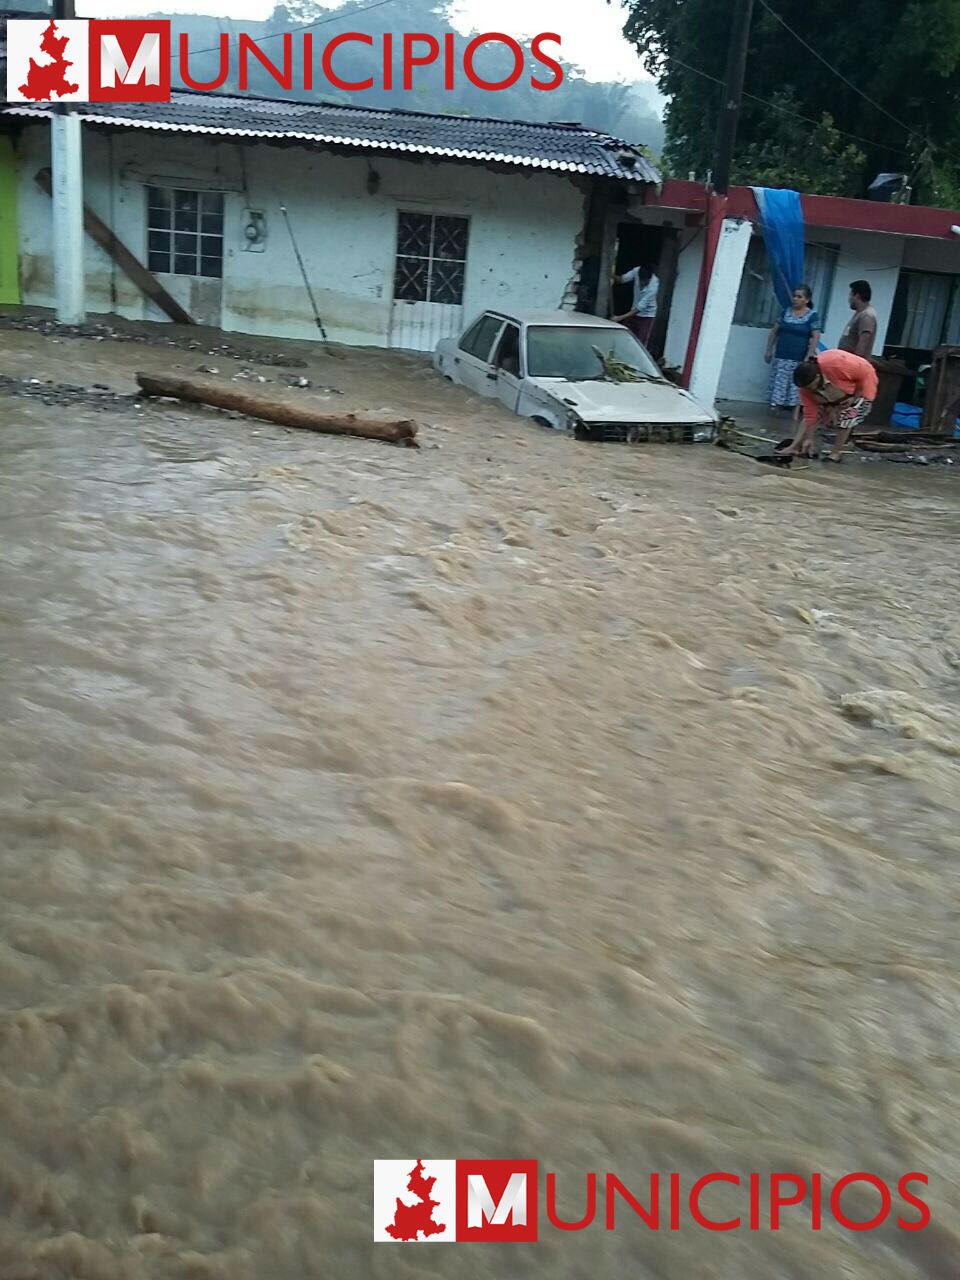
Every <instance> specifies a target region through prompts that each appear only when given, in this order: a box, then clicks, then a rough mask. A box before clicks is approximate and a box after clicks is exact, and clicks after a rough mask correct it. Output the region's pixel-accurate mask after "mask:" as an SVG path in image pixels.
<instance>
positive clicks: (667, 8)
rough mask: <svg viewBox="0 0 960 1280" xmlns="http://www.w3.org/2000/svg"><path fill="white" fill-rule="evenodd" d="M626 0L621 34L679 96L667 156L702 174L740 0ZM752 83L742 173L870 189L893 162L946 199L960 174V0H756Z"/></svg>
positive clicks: (849, 190)
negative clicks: (798, 0) (846, 0)
mask: <svg viewBox="0 0 960 1280" xmlns="http://www.w3.org/2000/svg"><path fill="white" fill-rule="evenodd" d="M627 4H628V8H629V16H628V19H627V23H626V26H625V28H624V31H625V34H626V36H627V38H628V39H630V40H632V41H633V42H634V43H635V44H636V45H637V46H638V48H639V49H640V50H642V51H643V55H644V59H645V62H646V65H647V67H648V69H649V70H650V71H651V72H652V73H653V74H654V75H655V76H656V77H657V79H658V82H659V86H660V89H661V91H662V92H663V93H664V94H666V95H667V96H668V97H669V98H670V105H669V107H668V110H667V119H666V124H667V145H666V152H665V156H666V159H667V162H668V165H669V166H670V167H671V168H672V169H673V170H674V171H676V172H679V173H683V174H686V173H687V172H688V171H690V170H694V171H696V172H697V173H698V174H700V175H704V174H705V173H706V171H707V170H708V169H709V168H710V166H711V163H712V159H713V132H714V122H715V120H716V112H717V107H718V104H719V95H720V83H719V82H721V81H722V78H723V74H724V65H725V60H726V49H727V40H728V33H729V29H730V23H731V17H732V13H733V5H734V0H627ZM777 14H779V15H780V17H782V18H783V20H784V21H785V22H786V23H788V24H789V26H790V27H792V28H793V30H794V31H796V32H797V33H798V35H799V36H801V37H802V38H803V40H804V41H806V43H807V45H808V46H810V48H805V47H804V45H803V44H802V43H801V42H800V41H799V40H798V39H796V37H795V36H794V35H792V34H790V32H789V31H787V30H786V29H785V28H784V26H783V25H782V23H781V22H779V21H778V20H777V17H776V16H775V15H777ZM811 49H813V50H816V53H817V54H819V55H820V58H822V59H825V61H826V62H827V63H829V64H831V65H830V66H829V67H828V66H826V65H824V62H823V61H821V60H820V58H818V57H817V56H815V54H814V53H813V52H811V51H810V50H811ZM831 67H832V68H835V70H833V69H831ZM837 72H840V73H841V74H839V75H838V74H837ZM858 90H861V91H862V93H864V94H866V95H867V96H868V97H869V98H870V99H871V100H872V102H868V101H865V100H864V98H863V96H861V93H860V92H858ZM745 94H746V96H745V98H744V103H743V111H742V114H741V121H740V130H739V135H738V143H737V152H736V156H735V169H736V172H737V174H738V176H739V177H740V178H741V180H743V179H754V180H756V179H757V178H758V177H760V176H762V177H763V178H764V179H765V180H766V179H770V178H776V177H777V176H778V174H779V175H780V181H779V182H778V183H771V184H770V185H788V182H790V181H792V180H793V179H802V180H803V182H804V183H805V184H806V185H807V186H808V189H816V190H832V191H835V192H836V194H853V195H863V194H864V193H865V188H866V186H867V185H868V184H869V183H870V181H872V179H873V178H874V177H875V176H876V174H877V173H880V172H896V173H907V174H908V175H909V177H910V178H911V180H912V185H913V187H914V198H915V199H916V200H926V201H931V200H938V199H939V200H942V199H944V198H945V197H946V198H948V197H949V193H950V192H952V191H955V190H956V188H957V186H958V185H960V0H873V3H872V4H871V6H870V8H869V11H868V12H866V11H864V10H863V8H862V7H861V6H857V5H841V4H839V3H838V0H807V2H806V3H805V4H804V6H803V8H802V9H799V8H798V7H797V6H796V5H793V4H791V3H790V0H757V4H756V8H755V12H754V19H753V25H752V28H751V36H750V56H749V61H748V65H747V79H746V85H745ZM803 130H806V131H807V154H804V149H803V145H802V144H801V142H800V135H801V132H802V131H803Z"/></svg>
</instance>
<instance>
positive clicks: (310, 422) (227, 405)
mask: <svg viewBox="0 0 960 1280" xmlns="http://www.w3.org/2000/svg"><path fill="white" fill-rule="evenodd" d="M136 378H137V383H138V384H139V386H140V389H141V390H142V391H143V393H144V395H147V396H167V397H169V398H172V399H174V400H189V401H191V403H193V404H209V405H213V406H214V407H215V408H217V409H233V410H234V411H235V412H237V413H245V414H247V415H248V416H249V417H251V418H263V419H264V420H265V421H266V422H276V423H279V425H280V426H281V427H301V428H303V429H304V430H305V431H322V432H325V433H327V434H329V435H345V436H367V437H369V438H370V439H371V440H389V441H391V442H393V443H394V444H406V445H409V446H411V447H413V448H416V447H417V443H416V439H415V437H416V434H417V424H416V423H415V422H413V421H411V419H409V418H385V417H382V416H377V415H376V414H372V413H344V412H342V411H341V412H336V411H331V410H329V409H327V408H325V407H321V406H320V405H319V404H318V403H317V402H316V401H313V402H312V403H311V400H310V398H309V397H307V396H297V397H296V398H294V397H293V396H291V395H290V394H288V393H283V392H279V391H272V390H271V391H254V390H251V389H250V388H249V387H238V386H235V385H233V384H232V383H230V382H224V381H222V380H221V379H219V378H195V377H183V376H180V375H178V374H171V373H138V374H137V375H136Z"/></svg>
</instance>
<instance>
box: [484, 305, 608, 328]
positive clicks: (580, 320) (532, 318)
mask: <svg viewBox="0 0 960 1280" xmlns="http://www.w3.org/2000/svg"><path fill="white" fill-rule="evenodd" d="M483 314H484V315H491V316H500V317H502V318H503V319H504V320H513V321H515V322H516V323H517V324H521V325H523V324H550V325H554V324H555V325H564V326H566V325H578V326H581V327H583V328H590V329H622V328H623V326H622V325H620V324H617V322H616V321H615V320H605V319H604V318H603V317H602V316H588V315H584V313H583V312H582V311H546V310H544V311H502V310H500V309H499V308H497V307H487V309H486V310H485V311H484V312H483Z"/></svg>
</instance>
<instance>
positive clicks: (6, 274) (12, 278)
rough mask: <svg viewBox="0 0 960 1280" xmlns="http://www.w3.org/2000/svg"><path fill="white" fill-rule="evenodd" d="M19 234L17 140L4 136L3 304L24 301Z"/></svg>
mask: <svg viewBox="0 0 960 1280" xmlns="http://www.w3.org/2000/svg"><path fill="white" fill-rule="evenodd" d="M18 248H19V237H18V235H17V157H16V153H15V152H14V149H13V139H12V138H5V137H0V303H4V302H13V303H18V302H19V301H20V277H19V271H18V265H19V257H18Z"/></svg>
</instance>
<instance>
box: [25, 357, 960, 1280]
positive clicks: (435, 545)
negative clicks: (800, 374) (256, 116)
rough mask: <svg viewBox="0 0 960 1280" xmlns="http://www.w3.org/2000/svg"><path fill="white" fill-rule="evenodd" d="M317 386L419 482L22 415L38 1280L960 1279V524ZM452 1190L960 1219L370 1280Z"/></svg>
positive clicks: (428, 1267)
mask: <svg viewBox="0 0 960 1280" xmlns="http://www.w3.org/2000/svg"><path fill="white" fill-rule="evenodd" d="M3 342H4V347H5V349H6V350H5V356H4V369H5V371H6V372H8V373H16V374H17V375H18V376H30V375H32V376H38V377H40V378H48V377H53V378H57V379H64V380H67V381H72V382H91V381H102V382H108V383H109V384H110V385H111V386H113V387H115V388H117V389H119V390H128V389H130V388H131V386H132V383H131V380H130V371H131V370H133V369H134V368H137V367H143V366H147V367H153V368H159V367H163V366H169V365H170V364H172V363H179V364H180V365H182V367H183V368H185V369H190V368H194V367H195V366H196V364H197V363H199V362H200V360H199V359H197V358H194V357H192V356H191V355H189V354H187V353H184V352H172V353H171V352H169V351H163V350H158V349H156V348H144V349H141V348H138V347H134V346H120V345H111V344H109V343H105V344H98V343H92V342H79V341H77V342H69V343H67V342H64V343H51V342H50V340H43V339H38V338H35V337H33V336H31V335H23V334H18V335H10V334H7V335H4V339H3ZM260 345H263V344H260ZM284 345H285V347H286V348H287V349H289V347H290V346H291V344H284ZM200 358H201V359H202V358H203V357H202V354H201V357H200ZM213 363H215V364H219V365H221V366H222V367H223V371H224V372H231V373H232V372H234V370H235V369H236V368H237V367H239V366H237V365H235V364H234V363H233V362H230V361H214V362H213ZM263 372H264V373H265V374H267V375H270V376H276V375H277V371H276V370H271V369H264V370H263ZM306 372H307V373H308V374H309V376H311V377H313V378H315V379H317V380H319V381H320V382H323V383H330V384H332V385H334V386H336V387H338V388H339V389H340V390H341V391H342V392H343V393H344V397H343V400H344V403H347V402H349V403H351V404H356V405H368V406H371V407H380V406H392V407H394V408H399V409H402V410H403V411H405V412H410V413H412V414H413V415H414V416H416V417H418V418H419V419H421V420H422V421H423V422H425V423H427V424H430V425H429V426H427V427H426V428H425V430H424V432H423V440H424V445H425V447H424V448H423V449H422V450H421V451H420V452H414V451H408V450H401V449H393V448H390V447H385V446H381V445H377V444H374V443H372V442H366V441H357V440H352V441H351V440H337V439H333V438H317V437H313V436H310V435H307V434H302V433H301V434H296V433H292V432H284V431H283V430H280V429H275V428H273V427H270V426H267V425H265V424H264V425H262V426H257V425H255V424H252V423H250V422H243V421H235V420H230V419H228V418H226V417H219V416H215V415H212V414H209V413H205V412H204V411H196V412H193V411H186V410H183V411H181V410H177V409H175V408H173V407H172V406H155V407H150V408H146V409H144V410H143V412H142V414H141V415H140V416H137V415H136V414H127V413H99V414H97V413H95V412H94V410H93V409H88V408H81V409H58V408H52V407H47V406H43V405H42V404H38V403H36V402H27V401H23V400H14V399H2V400H0V433H2V434H0V445H2V452H3V468H2V474H0V538H2V543H0V546H2V570H3V584H2V594H0V658H2V662H3V683H2V686H0V752H2V757H3V769H2V771H0V823H2V849H0V920H2V931H0V1002H2V1004H0V1277H2V1280H321V1278H323V1280H326V1278H327V1277H332V1278H335V1280H341V1278H343V1280H348V1278H349V1280H353V1278H354V1277H356V1278H357V1280H367V1278H368V1277H369V1278H371V1280H408V1278H409V1280H412V1278H414V1277H421V1276H422V1277H434V1276H438V1277H451V1278H453V1277H456V1280H488V1278H489V1280H493V1278H497V1280H512V1278H513V1277H518V1278H520V1277H523V1278H526V1277H536V1278H539V1277H550V1278H551V1280H560V1278H566V1277H573V1278H576V1280H607V1278H610V1280H613V1278H616V1280H621V1278H623V1277H627V1276H630V1277H636V1278H637V1280H647V1278H653V1277H656V1278H658V1280H659V1278H661V1277H663V1278H668V1277H669V1278H670V1280H679V1278H683V1280H687V1277H690V1278H691V1280H692V1278H693V1277H697V1278H698V1280H699V1278H700V1277H723V1278H724V1280H725V1278H726V1277H740V1276H744V1277H750V1278H751V1280H753V1278H755V1280H769V1278H771V1277H784V1278H789V1280H814V1278H816V1280H823V1278H825V1277H831V1278H832V1277H841V1276H842V1277H849V1278H850V1280H877V1277H891V1280H893V1278H896V1280H900V1278H903V1280H907V1278H908V1277H926V1276H930V1277H936V1278H937V1280H941V1278H944V1280H945V1278H946V1277H955V1276H956V1275H957V1270H958V1267H960V1234H958V1227H957V1216H956V1215H957V1188H958V1185H960V1154H958V1153H960V1104H958V1094H957V1061H958V1056H960V977H958V975H960V865H958V857H960V827H958V821H957V812H958V799H960V788H958V771H960V621H958V610H957V585H958V583H957V578H958V572H957V565H958V556H957V544H958V538H960V485H958V483H957V479H958V478H957V477H955V476H953V475H952V474H950V473H939V472H938V473H934V472H933V471H932V470H928V471H922V470H918V469H903V470H898V469H895V468H893V467H865V466H864V467H856V466H848V467H847V468H846V469H844V470H843V471H840V470H837V471H831V472H829V473H822V472H821V471H819V470H810V471H807V472H801V473H797V474H793V475H789V476H787V475H782V474H779V473H774V472H767V471H764V470H763V469H762V468H759V467H756V466H754V465H753V464H751V463H749V462H746V461H742V460H740V459H738V458H735V457H729V456H724V455H722V454H721V452H720V451H719V450H715V449H711V448H709V447H700V448H694V449H682V448H671V447H650V448H640V449H627V448H617V447H613V446H610V447H591V446H587V445H578V444H575V443H573V442H571V441H569V440H567V439H565V438H561V437H558V436H555V435H552V434H550V433H547V432H541V431H539V430H538V429H536V428H534V427H527V426H525V425H524V424H522V423H520V422H519V421H518V420H516V419H513V418H510V417H508V416H505V415H503V414H502V413H501V412H500V411H499V410H498V409H497V408H495V407H494V406H493V405H490V404H487V403H484V402H481V401H479V400H477V399H475V398H472V397H470V396H468V395H466V393H462V392H460V391H458V390H455V389H453V388H450V387H448V386H445V385H443V384H441V383H439V382H438V381H437V379H436V378H435V376H434V375H433V374H432V373H431V372H430V371H429V370H428V369H426V367H425V366H424V364H423V363H422V362H420V361H417V360H415V359H413V358H404V357H395V356H394V357H391V356H388V355H386V354H385V353H383V352H370V353H366V354H364V353H358V352H351V353H348V354H347V355H346V356H345V357H344V358H343V359H340V360H333V359H330V358H324V357H322V356H317V355H316V354H315V353H311V367H310V368H309V369H308V370H307V371H306ZM418 1156H424V1157H435V1158H455V1157H460V1158H467V1157H471V1158H479V1157H491V1158H505V1157H524V1158H529V1159H538V1160H539V1161H540V1162H541V1170H544V1171H545V1170H550V1171H555V1172H557V1173H558V1175H559V1179H558V1183H559V1186H560V1188H561V1191H560V1208H561V1211H562V1212H563V1213H564V1215H565V1216H566V1217H568V1218H570V1219H574V1218H576V1217H579V1216H580V1215H581V1214H582V1212H583V1204H584V1197H585V1190H584V1188H585V1176H586V1174H587V1173H588V1172H589V1171H591V1170H595V1171H599V1172H607V1171H610V1172H614V1173H616V1174H617V1175H618V1176H619V1177H620V1178H621V1179H622V1180H623V1181H624V1182H625V1183H626V1184H627V1186H629V1187H631V1189H633V1190H634V1191H635V1193H637V1194H638V1195H643V1191H644V1187H645V1185H648V1184H647V1179H648V1177H649V1174H650V1173H651V1172H652V1171H661V1172H663V1173H664V1174H666V1173H667V1172H670V1171H674V1170H678V1171H679V1172H680V1174H681V1176H682V1179H683V1183H684V1185H685V1186H687V1187H689V1185H690V1183H691V1182H692V1181H694V1180H695V1179H696V1178H697V1177H699V1176H700V1175H702V1174H705V1173H708V1172H711V1171H713V1170H728V1171H732V1172H734V1173H738V1174H741V1175H744V1176H745V1175H746V1174H747V1173H749V1172H754V1171H756V1172H760V1173H761V1174H763V1175H764V1176H766V1175H767V1174H768V1173H769V1172H771V1171H779V1172H795V1173H799V1174H801V1175H805V1176H806V1175H809V1174H810V1173H813V1172H821V1173H823V1174H824V1180H825V1184H827V1185H830V1184H831V1183H832V1180H835V1179H836V1178H837V1177H838V1176H840V1175H841V1174H844V1173H848V1172H853V1171H857V1170H868V1171H870V1172H873V1173H875V1174H877V1175H879V1176H880V1177H882V1178H884V1179H885V1180H886V1181H887V1182H888V1183H891V1184H892V1185H893V1186H894V1188H895V1187H896V1182H897V1179H898V1178H899V1177H900V1176H901V1175H902V1174H904V1173H907V1172H910V1171H913V1170H918V1171H921V1172H924V1173H926V1174H927V1175H928V1176H929V1178H930V1186H929V1189H928V1192H927V1193H926V1198H927V1200H928V1202H929V1204H930V1206H931V1208H932V1211H933V1220H932V1223H931V1226H930V1227H929V1228H928V1229H927V1230H926V1231H924V1232H921V1233H907V1232H903V1231H899V1230H897V1229H896V1228H895V1227H894V1228H893V1229H884V1230H883V1231H877V1232H872V1233H863V1234H854V1233H850V1232H844V1231H841V1230H840V1229H838V1228H837V1227H836V1226H835V1225H833V1224H832V1223H831V1222H830V1220H829V1219H828V1218H826V1217H825V1219H824V1229H823V1230H822V1231H820V1232H813V1231H811V1230H810V1227H809V1209H807V1210H806V1211H801V1210H799V1209H795V1210H790V1209H787V1210H785V1211H784V1228H783V1229H782V1230H781V1231H780V1232H777V1233H771V1232H770V1231H761V1232H759V1233H751V1232H749V1231H746V1230H741V1231H732V1232H729V1233H727V1234H723V1235H719V1234H714V1233H710V1232H706V1231H704V1230H702V1229H700V1228H699V1227H696V1226H694V1225H693V1224H692V1223H691V1222H690V1219H689V1216H686V1217H685V1219H684V1224H683V1227H682V1229H681V1230H680V1231H679V1232H675V1233H670V1232H668V1231H665V1230H664V1231H660V1232H659V1233H654V1232H651V1231H649V1230H648V1229H647V1228H645V1227H644V1226H643V1224H642V1223H641V1222H640V1221H639V1219H637V1218H636V1217H635V1215H633V1214H632V1213H630V1212H629V1210H627V1209H626V1208H625V1207H624V1206H622V1205H621V1210H620V1212H619V1213H618V1226H617V1230H616V1231H614V1232H607V1231H605V1230H604V1226H603V1219H602V1208H601V1211H600V1213H599V1214H598V1219H597V1221H596V1222H595V1223H594V1225H593V1226H592V1227H591V1228H590V1229H589V1230H586V1231H583V1232H580V1233H575V1234H568V1233H562V1232H558V1231H556V1230H555V1229H553V1228H551V1227H549V1226H548V1225H546V1224H544V1227H543V1229H542V1231H541V1240H540V1242H539V1243H538V1244H535V1245H513V1246H508V1245H500V1246H497V1245H487V1246H473V1247H472V1248H460V1249H453V1248H452V1247H444V1246H440V1247H438V1248H433V1249H424V1248H421V1249H419V1250H417V1249H409V1248H408V1249H401V1248H399V1247H397V1246H394V1247H391V1246H387V1245H376V1246H374V1245H373V1243H372V1228H373V1224H372V1218H371V1213H372V1210H371V1203H372V1161H373V1160H374V1159H375V1158H384V1159H401V1158H402V1159H406V1158H408V1157H412V1158H413V1159H416V1158H417V1157H418ZM915 1189H916V1190H921V1189H920V1188H915ZM643 1198H644V1199H646V1196H643ZM865 1203H866V1204H867V1211H866V1212H862V1216H865V1217H868V1216H870V1214H869V1208H870V1206H871V1205H872V1203H873V1202H872V1201H866V1202H865ZM601 1204H602V1201H601ZM705 1207H706V1208H707V1211H708V1212H710V1213H711V1214H712V1215H713V1216H714V1217H716V1218H720V1219H722V1218H725V1217H732V1216H734V1215H735V1214H737V1213H742V1214H743V1215H744V1216H745V1217H746V1214H747V1202H746V1195H745V1193H744V1192H738V1191H734V1190H733V1189H732V1188H731V1189H730V1191H729V1194H726V1193H724V1194H721V1193H720V1191H719V1190H714V1191H713V1192H711V1193H710V1196H709V1198H708V1200H705ZM894 1208H895V1214H896V1212H898V1211H899V1212H907V1209H906V1206H904V1205H903V1203H902V1202H901V1201H900V1200H899V1198H898V1197H896V1195H895V1197H894ZM852 1211H853V1210H852V1209H851V1212H852ZM541 1213H542V1199H541ZM895 1214H894V1217H895ZM910 1216H913V1215H912V1214H911V1215H910Z"/></svg>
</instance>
